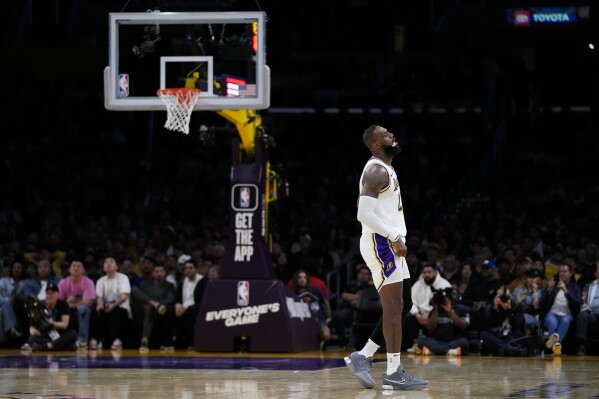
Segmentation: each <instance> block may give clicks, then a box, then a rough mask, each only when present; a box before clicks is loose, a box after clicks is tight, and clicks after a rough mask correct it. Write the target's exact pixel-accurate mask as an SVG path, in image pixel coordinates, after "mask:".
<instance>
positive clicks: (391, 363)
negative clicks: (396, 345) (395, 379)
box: [387, 352, 401, 374]
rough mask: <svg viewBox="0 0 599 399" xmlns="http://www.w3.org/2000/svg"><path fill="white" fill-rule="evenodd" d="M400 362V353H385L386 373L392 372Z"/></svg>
mask: <svg viewBox="0 0 599 399" xmlns="http://www.w3.org/2000/svg"><path fill="white" fill-rule="evenodd" d="M400 364H401V361H400V353H399V352H398V353H387V374H393V373H395V372H396V371H397V368H398V367H399V365H400Z"/></svg>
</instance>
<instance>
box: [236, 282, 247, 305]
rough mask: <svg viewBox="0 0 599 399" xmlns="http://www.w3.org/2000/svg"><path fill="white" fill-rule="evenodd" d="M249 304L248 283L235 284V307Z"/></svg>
mask: <svg viewBox="0 0 599 399" xmlns="http://www.w3.org/2000/svg"><path fill="white" fill-rule="evenodd" d="M249 304H250V282H249V281H238V282H237V306H247V305H249Z"/></svg>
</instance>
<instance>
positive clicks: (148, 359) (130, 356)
mask: <svg viewBox="0 0 599 399" xmlns="http://www.w3.org/2000/svg"><path fill="white" fill-rule="evenodd" d="M344 355H346V354H345V353H341V352H332V353H331V352H328V353H327V352H325V353H320V352H310V353H298V354H258V353H252V354H248V353H245V354H234V353H223V354H217V353H196V352H186V351H175V352H160V351H150V353H149V354H147V355H143V356H141V355H140V354H139V353H138V352H137V351H128V350H125V351H122V352H111V351H103V352H83V353H82V352H79V353H76V354H75V353H72V352H71V353H66V352H64V353H52V354H50V353H41V354H38V353H34V354H29V355H23V354H21V353H20V352H19V351H0V399H2V398H13V399H58V398H61V399H66V398H73V399H75V398H77V399H84V398H85V399H99V398H110V399H132V398H140V399H153V398H160V399H164V398H167V399H171V398H173V399H175V398H184V399H195V398H231V399H233V398H235V399H237V398H255V399H271V398H287V399H311V398H319V399H332V398H352V399H353V398H357V399H367V398H368V399H371V398H398V399H399V398H402V399H411V398H580V399H582V398H584V399H590V398H599V358H597V357H590V356H586V357H576V356H571V357H568V356H563V357H562V358H553V357H552V356H547V357H534V358H503V357H500V358H494V357H480V356H464V357H461V358H455V357H453V358H452V357H445V356H428V357H422V356H414V355H405V356H402V364H403V365H404V366H405V367H406V369H407V370H408V371H409V372H410V373H412V374H414V375H416V376H418V377H423V378H427V379H429V380H430V387H429V388H428V389H427V390H425V391H419V392H402V391H384V390H382V389H381V387H380V381H381V379H382V375H383V373H384V371H385V357H384V354H383V355H377V361H376V362H375V364H374V369H373V377H374V378H375V380H376V381H377V382H378V383H379V385H378V386H377V387H375V389H372V390H369V389H364V388H362V387H361V386H360V385H359V384H358V382H357V381H356V380H355V379H354V376H353V375H352V374H351V373H350V372H349V371H348V370H347V368H346V367H345V366H344V363H343V356H344Z"/></svg>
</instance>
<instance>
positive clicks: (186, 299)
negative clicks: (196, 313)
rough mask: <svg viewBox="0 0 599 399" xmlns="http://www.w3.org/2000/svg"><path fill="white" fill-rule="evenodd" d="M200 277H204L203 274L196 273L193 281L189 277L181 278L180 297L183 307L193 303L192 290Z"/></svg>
mask: <svg viewBox="0 0 599 399" xmlns="http://www.w3.org/2000/svg"><path fill="white" fill-rule="evenodd" d="M202 278H204V276H202V275H201V274H198V273H196V276H195V279H194V280H193V281H191V280H190V279H189V277H185V278H184V279H183V298H182V301H183V303H182V305H183V306H184V307H185V308H188V307H190V306H193V305H194V304H195V300H194V298H193V291H194V290H195V288H196V285H198V282H199V281H200V280H201V279H202Z"/></svg>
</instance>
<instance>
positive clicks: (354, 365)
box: [343, 352, 376, 389]
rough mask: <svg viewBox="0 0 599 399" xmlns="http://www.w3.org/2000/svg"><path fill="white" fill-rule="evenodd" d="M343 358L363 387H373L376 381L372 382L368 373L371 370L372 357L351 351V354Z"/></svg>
mask: <svg viewBox="0 0 599 399" xmlns="http://www.w3.org/2000/svg"><path fill="white" fill-rule="evenodd" d="M343 360H345V364H346V365H347V367H348V368H349V369H350V370H351V372H352V373H354V375H355V376H356V378H357V379H358V381H360V384H362V386H363V387H364V388H368V389H372V388H374V386H375V384H376V382H374V380H373V379H372V376H371V375H370V370H372V357H366V356H364V355H360V354H359V353H358V352H352V353H351V355H349V356H347V357H344V358H343Z"/></svg>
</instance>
